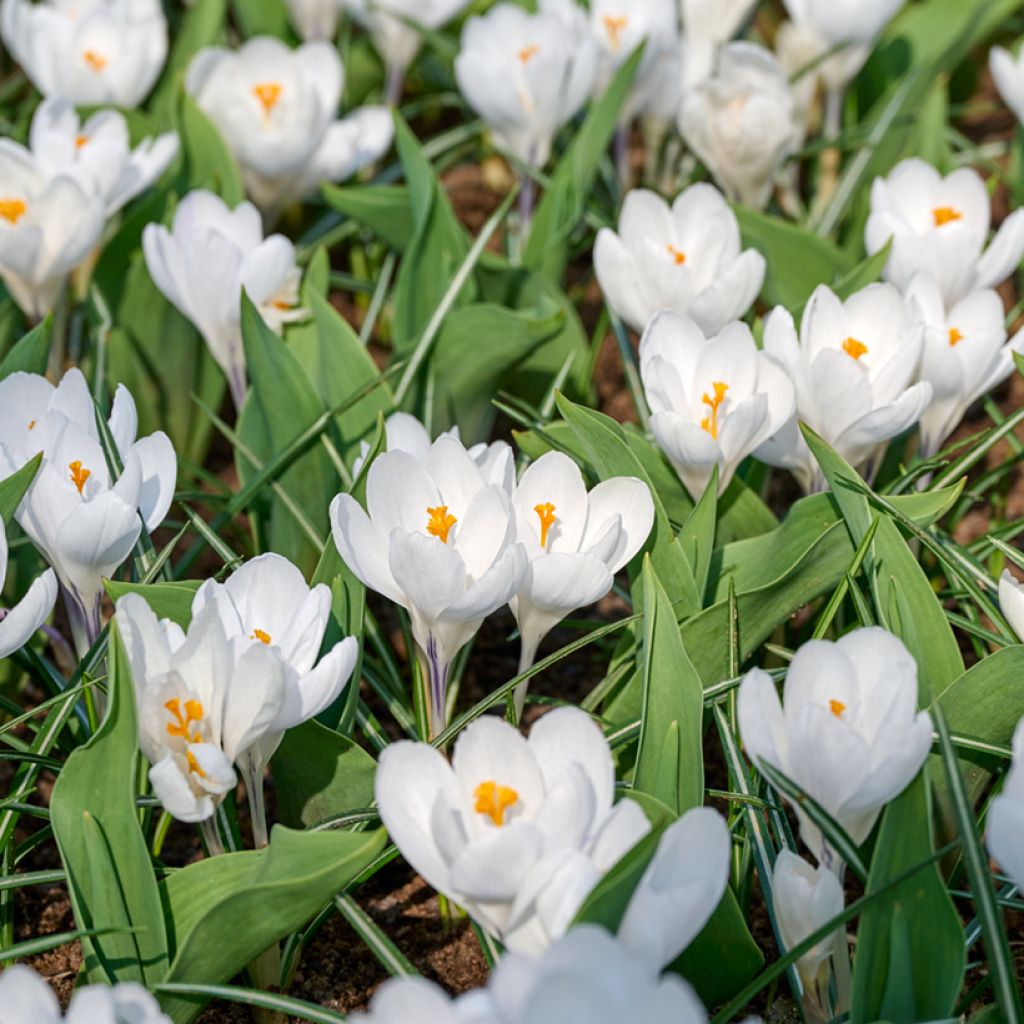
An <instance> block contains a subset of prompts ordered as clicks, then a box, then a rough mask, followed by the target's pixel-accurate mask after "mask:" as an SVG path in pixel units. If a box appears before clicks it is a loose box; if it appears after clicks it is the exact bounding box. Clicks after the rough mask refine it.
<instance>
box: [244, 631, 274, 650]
mask: <svg viewBox="0 0 1024 1024" xmlns="http://www.w3.org/2000/svg"><path fill="white" fill-rule="evenodd" d="M249 639H250V640H259V642H260V643H261V644H265V645H266V646H267V647H269V646H270V643H271V640H270V634H269V633H266V632H264V631H263V630H262V629H254V630H253V631H252V633H250V634H249Z"/></svg>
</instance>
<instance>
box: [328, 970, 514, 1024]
mask: <svg viewBox="0 0 1024 1024" xmlns="http://www.w3.org/2000/svg"><path fill="white" fill-rule="evenodd" d="M348 1020H349V1022H350V1024H506V1022H505V1021H503V1020H502V1019H501V1018H499V1017H498V1011H497V1008H496V1007H495V1006H494V1004H493V1002H492V1001H491V998H490V996H489V995H488V993H487V992H486V991H485V990H483V989H478V990H477V991H475V992H467V993H466V994H465V995H461V996H459V997H458V998H457V999H453V998H452V997H451V996H450V995H448V993H447V992H445V990H444V989H443V988H441V986H440V985H438V984H437V983H436V982H433V981H428V980H427V979H426V978H421V977H418V976H416V975H405V976H399V977H396V978H389V979H388V980H387V981H386V982H384V984H383V985H381V987H380V988H379V989H377V991H376V992H375V993H374V996H373V999H372V1000H371V1001H370V1008H369V1010H367V1011H366V1012H365V1013H362V1012H356V1013H350V1014H349V1015H348Z"/></svg>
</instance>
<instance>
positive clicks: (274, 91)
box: [252, 82, 284, 118]
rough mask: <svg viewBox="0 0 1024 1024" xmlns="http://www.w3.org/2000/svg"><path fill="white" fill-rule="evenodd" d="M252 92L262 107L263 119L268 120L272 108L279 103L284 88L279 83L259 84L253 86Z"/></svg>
mask: <svg viewBox="0 0 1024 1024" xmlns="http://www.w3.org/2000/svg"><path fill="white" fill-rule="evenodd" d="M252 91H253V95H254V96H255V97H256V99H258V100H259V101H260V105H261V106H262V107H263V116H264V118H269V117H270V115H271V114H272V113H273V111H274V107H276V106H277V105H278V103H279V102H280V101H281V93H282V92H284V86H283V85H281V83H280V82H261V83H260V84H259V85H254V86H253V89H252Z"/></svg>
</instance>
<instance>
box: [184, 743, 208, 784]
mask: <svg viewBox="0 0 1024 1024" xmlns="http://www.w3.org/2000/svg"><path fill="white" fill-rule="evenodd" d="M185 760H186V761H188V770H189V771H190V772H194V773H195V774H196V775H198V776H199V778H201V779H205V778H206V772H204V771H203V769H202V768H200V767H199V762H198V761H197V760H196V755H195V754H193V753H192V751H191V750H186V751H185Z"/></svg>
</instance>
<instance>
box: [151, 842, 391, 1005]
mask: <svg viewBox="0 0 1024 1024" xmlns="http://www.w3.org/2000/svg"><path fill="white" fill-rule="evenodd" d="M385 841H386V836H385V834H384V832H383V830H381V831H377V832H293V831H290V830H288V829H285V828H282V827H281V826H277V827H276V828H275V829H274V831H273V833H272V835H271V839H270V846H269V847H266V848H264V849H262V850H256V851H246V852H244V853H227V854H223V855H221V856H218V857H210V858H208V859H206V860H203V861H200V862H199V863H197V864H190V865H189V866H188V867H186V868H183V869H182V870H180V871H176V872H174V873H173V874H171V875H169V876H168V877H167V878H166V879H165V880H164V881H163V882H162V883H161V892H162V894H163V899H164V905H165V907H166V910H167V914H168V916H169V920H170V926H171V931H172V934H173V935H174V937H175V950H174V959H173V961H172V963H171V967H170V970H169V971H168V972H167V976H166V978H164V979H163V980H164V981H166V982H170V983H175V982H187V983H189V984H213V985H219V984H223V983H225V982H227V981H230V980H231V979H232V978H233V977H234V976H235V975H236V974H237V973H238V972H239V971H240V970H242V968H243V967H245V965H246V964H248V963H250V962H252V960H254V959H255V958H256V957H257V956H259V955H260V954H261V953H263V952H264V951H265V950H266V949H269V948H270V946H272V945H273V944H274V943H275V942H278V941H279V940H280V939H282V938H284V936H286V935H288V934H290V933H291V932H293V931H296V930H297V929H299V928H301V927H302V926H303V925H305V924H306V923H307V922H308V921H309V920H310V919H311V918H312V917H313V916H314V915H315V914H316V913H317V912H318V911H319V910H320V909H321V908H322V907H323V906H324V904H325V903H327V902H328V901H329V900H330V899H331V897H332V896H333V895H334V894H335V893H337V892H338V891H340V890H341V889H343V888H344V887H345V886H346V885H348V884H349V883H350V882H351V881H352V880H353V879H355V878H356V877H357V876H358V875H359V873H360V872H361V871H362V870H363V869H364V868H366V867H367V866H368V865H369V864H370V863H371V862H372V861H373V859H374V858H375V857H376V856H377V854H378V853H379V852H380V851H381V850H382V849H383V847H384V844H385ZM160 1002H161V1005H162V1006H163V1008H164V1011H165V1012H166V1013H168V1014H169V1015H170V1017H171V1019H172V1020H173V1021H174V1022H175V1024H188V1022H189V1021H192V1020H194V1019H195V1018H196V1016H198V1014H199V1011H200V1010H201V1009H202V1005H203V1002H205V1000H191V999H188V998H184V997H176V996H174V995H170V994H164V995H162V996H161V999H160Z"/></svg>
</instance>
